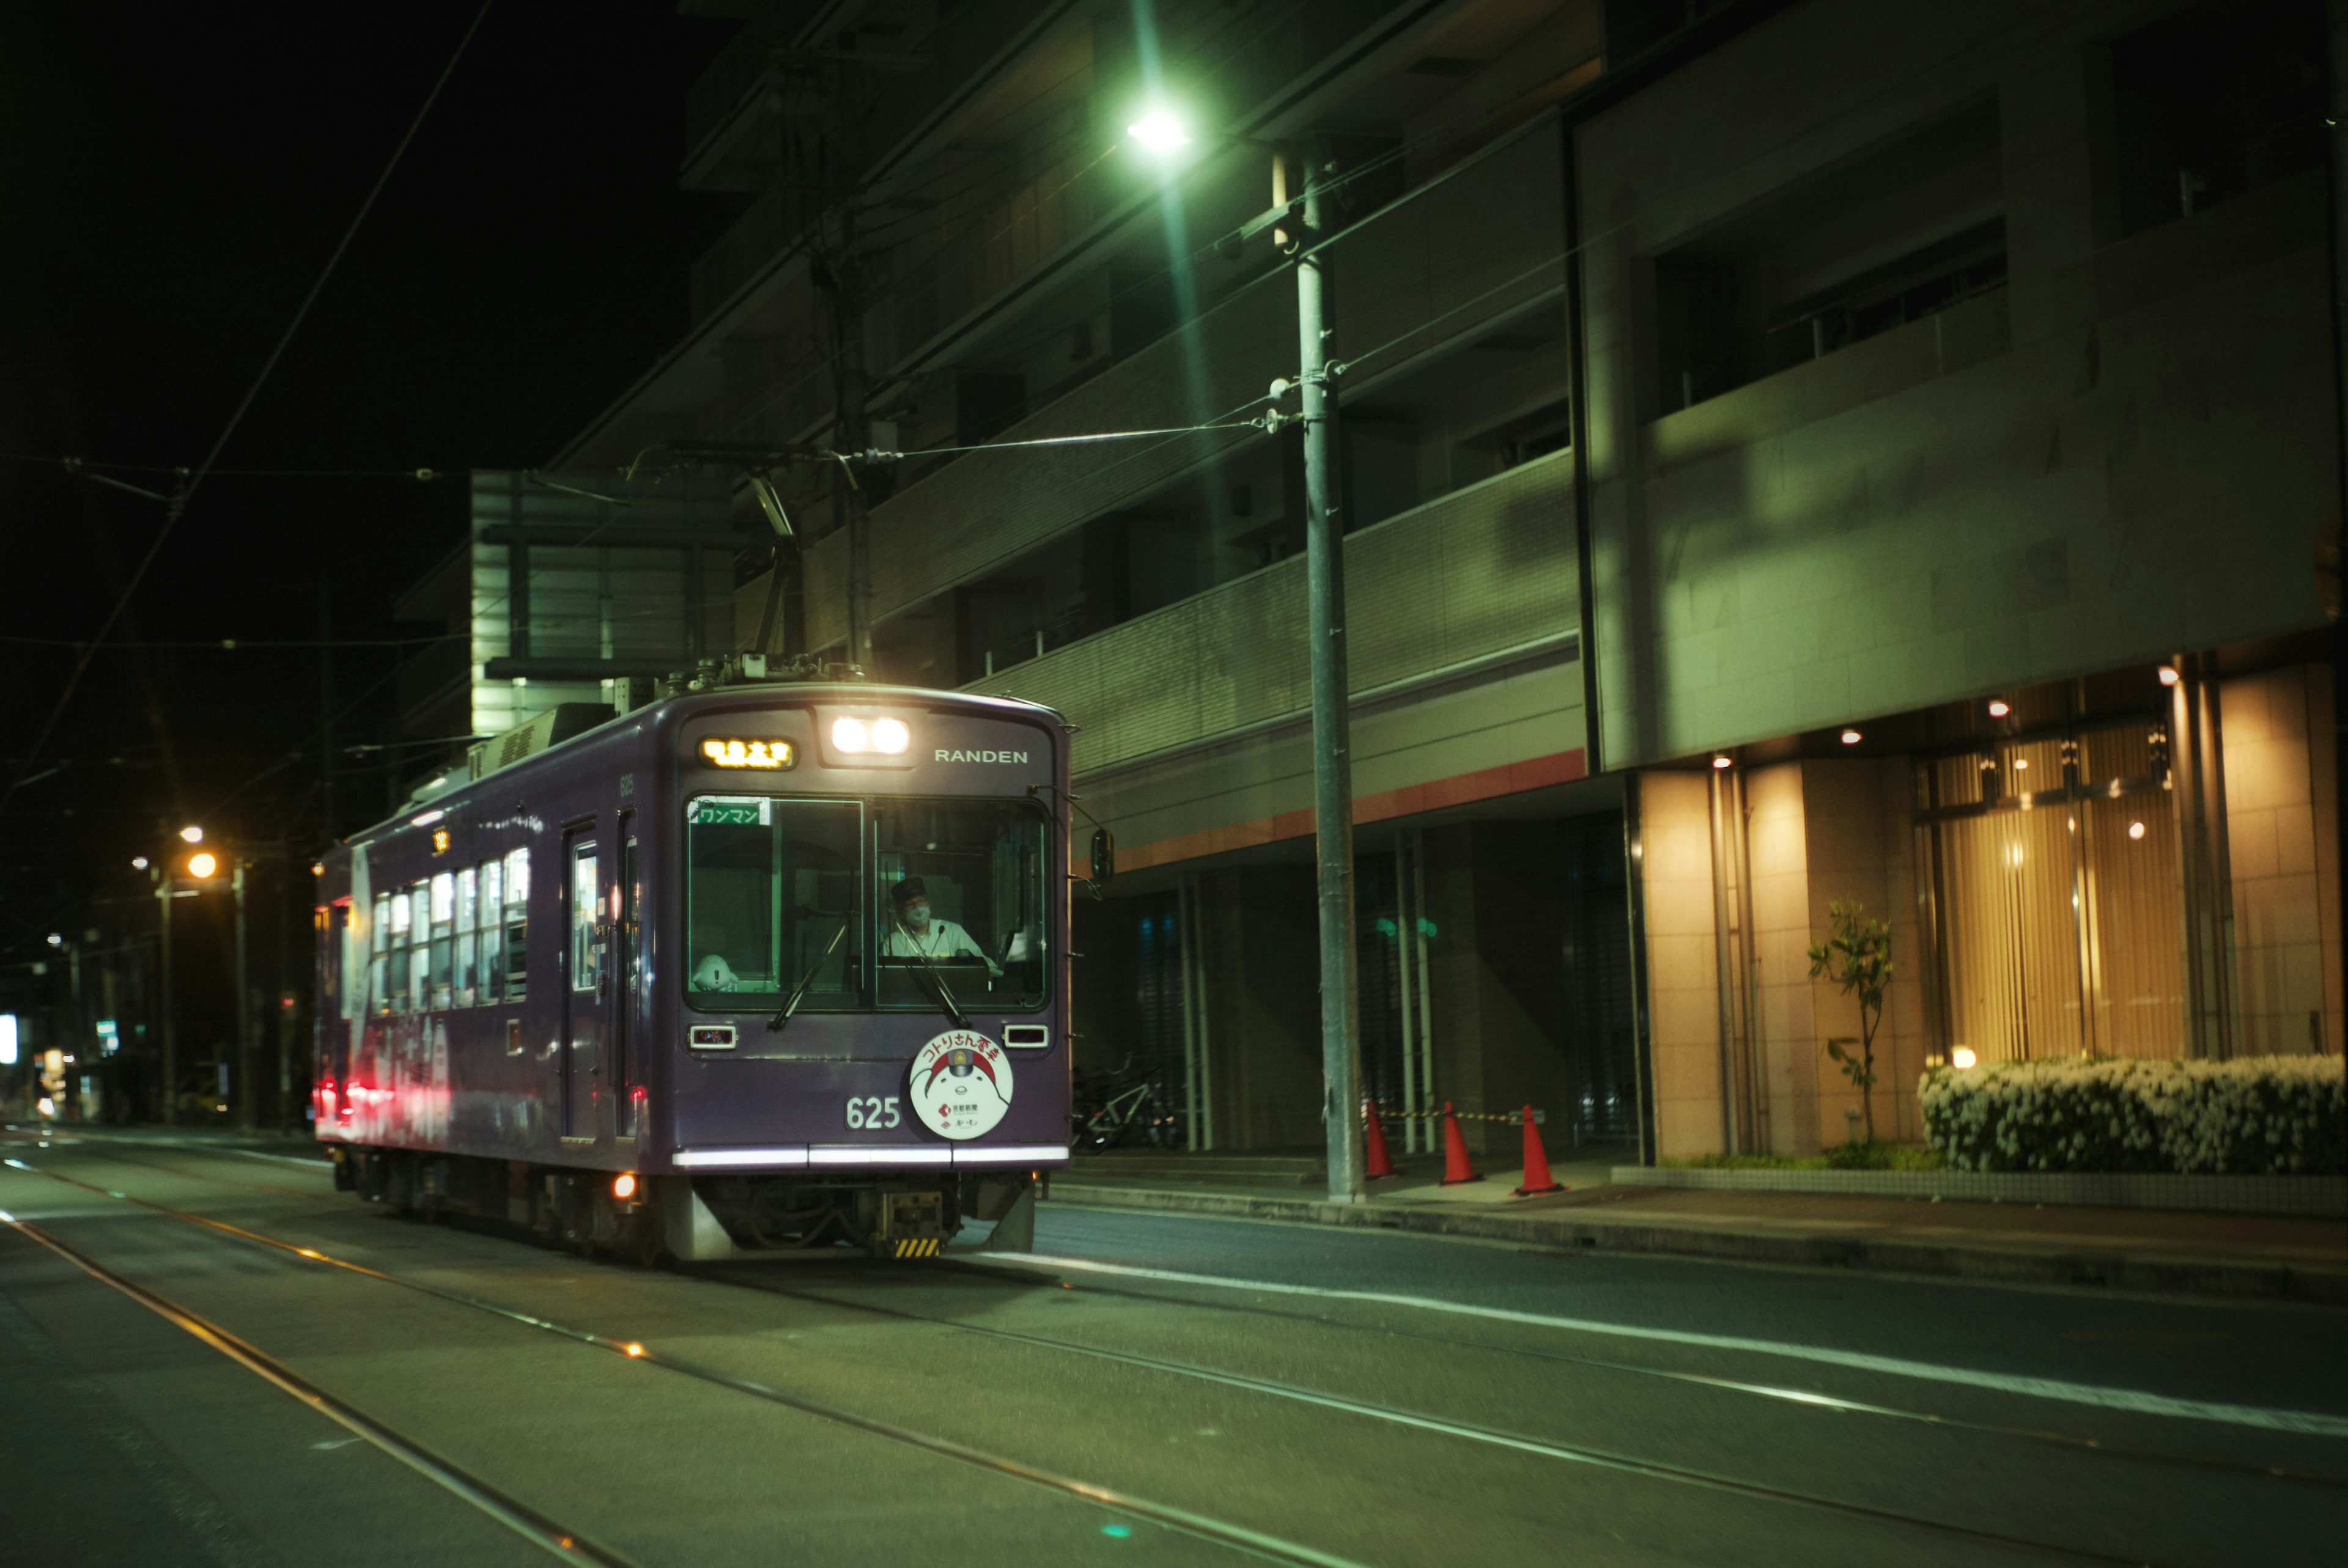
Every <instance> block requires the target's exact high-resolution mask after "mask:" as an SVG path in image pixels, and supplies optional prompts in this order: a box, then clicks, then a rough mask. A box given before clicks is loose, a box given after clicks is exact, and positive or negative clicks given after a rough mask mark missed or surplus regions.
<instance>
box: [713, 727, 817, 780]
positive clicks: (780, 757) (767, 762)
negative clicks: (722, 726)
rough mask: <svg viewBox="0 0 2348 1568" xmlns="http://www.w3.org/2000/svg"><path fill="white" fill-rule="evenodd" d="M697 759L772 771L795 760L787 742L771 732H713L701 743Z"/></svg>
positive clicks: (793, 751) (716, 766) (735, 766)
mask: <svg viewBox="0 0 2348 1568" xmlns="http://www.w3.org/2000/svg"><path fill="white" fill-rule="evenodd" d="M701 760H702V761H703V762H705V763H706V764H709V765H710V766H711V767H713V768H751V769H757V770H763V771H768V772H772V771H776V770H779V769H783V768H788V767H789V766H791V765H792V764H794V763H796V762H798V753H797V751H796V749H795V748H794V747H793V746H792V745H791V743H790V742H788V741H786V740H781V739H778V738H777V737H774V736H770V735H769V736H759V737H757V738H752V737H750V736H747V735H745V736H735V735H725V736H718V735H713V736H711V737H710V738H709V739H708V740H705V741H704V742H702V743H701Z"/></svg>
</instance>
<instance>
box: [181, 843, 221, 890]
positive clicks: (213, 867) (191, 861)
mask: <svg viewBox="0 0 2348 1568" xmlns="http://www.w3.org/2000/svg"><path fill="white" fill-rule="evenodd" d="M219 872H220V856H217V855H214V854H213V853H212V852H211V850H209V849H199V850H197V851H196V852H195V853H194V854H193V855H191V856H188V875H189V876H192V877H194V878H195V879H196V880H197V881H199V882H201V881H203V880H204V879H205V878H207V877H210V876H217V875H218V874H219Z"/></svg>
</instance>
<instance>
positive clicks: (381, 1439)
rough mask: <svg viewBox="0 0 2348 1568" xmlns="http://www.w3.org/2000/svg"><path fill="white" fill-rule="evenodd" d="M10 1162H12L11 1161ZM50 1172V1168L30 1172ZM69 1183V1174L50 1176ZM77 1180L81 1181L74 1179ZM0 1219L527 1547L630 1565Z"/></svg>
mask: <svg viewBox="0 0 2348 1568" xmlns="http://www.w3.org/2000/svg"><path fill="white" fill-rule="evenodd" d="M10 1163H15V1162H13V1161H12V1162H10ZM38 1174H42V1175H49V1174H52V1173H49V1172H46V1171H43V1172H39V1173H38ZM71 1179H72V1178H70V1177H62V1176H61V1177H57V1180H59V1181H70V1180H71ZM77 1185H79V1184H78V1183H77ZM0 1223H5V1224H6V1225H8V1226H9V1227H10V1228H12V1229H14V1230H15V1231H16V1232H18V1233H19V1234H21V1235H24V1236H26V1237H27V1238H28V1239H30V1240H32V1241H35V1242H37V1243H39V1244H40V1245H42V1246H45V1247H46V1248H48V1249H49V1251H51V1252H53V1253H55V1254H57V1255H58V1256H59V1257H62V1258H64V1259H65V1260H66V1261H67V1263H70V1264H72V1265H73V1266H75V1267H76V1268H78V1269H80V1270H81V1271H82V1272H83V1273H84V1274H87V1275H88V1276H90V1277H91V1278H92V1279H95V1280H97V1281H98V1283H99V1284H101V1285H106V1286H111V1287H113V1288H114V1289H116V1290H118V1291H120V1292H121V1293H122V1294H123V1295H125V1296H129V1298H130V1299H131V1300H133V1301H135V1302H137V1303H139V1306H141V1307H146V1308H147V1309H148V1310H149V1312H152V1313H154V1314H155V1315H156V1316H158V1317H161V1318H162V1319H163V1320H164V1321H165V1322H167V1323H170V1324H172V1325H173V1326H175V1327H180V1328H182V1329H185V1330H186V1331H187V1332H188V1333H190V1334H191V1335H193V1336H194V1337H196V1338H197V1339H199V1340H201V1341H202V1342H203V1343H204V1344H206V1345H209V1346H211V1348H213V1349H215V1350H217V1351H219V1352H220V1353H221V1355H223V1356H225V1357H227V1358H229V1359H230V1360H232V1361H234V1362H236V1363H237V1364H238V1365H239V1366H241V1367H242V1368H244V1369H245V1370H246V1371H248V1372H251V1373H252V1374H254V1375H255V1376H257V1377H259V1378H262V1379H263V1380H264V1381H266V1382H269V1383H272V1384H274V1385H275V1386H276V1387H277V1388H278V1389H281V1390H283V1392H285V1393H287V1394H290V1395H292V1396H293V1398H294V1399H299V1400H300V1401H301V1402H302V1403H304V1404H305V1405H307V1406H309V1407H310V1408H311V1409H314V1410H316V1411H317V1412H318V1413H319V1414H320V1415H322V1416H324V1417H325V1418H326V1419H328V1420H331V1421H334V1422H335V1423H336V1424H337V1425H339V1426H341V1427H343V1428H344V1429H345V1430H347V1431H350V1432H352V1433H354V1434H355V1435H356V1436H358V1437H362V1438H365V1439H366V1440H367V1441H368V1442H370V1443H373V1444H374V1445H375V1446H376V1448H378V1449H381V1450H383V1451H384V1452H386V1453H387V1454H389V1455H390V1456H391V1457H392V1458H394V1459H396V1460H399V1462H400V1463H402V1464H404V1465H407V1467H408V1468H409V1469H411V1470H413V1471H417V1472H418V1473H419V1474H421V1475H423V1476H424V1477H426V1478H427V1480H429V1481H432V1482H434V1483H435V1484H436V1485H438V1486H440V1487H442V1488H444V1489H445V1490H447V1491H450V1492H452V1493H454V1494H455V1495H456V1496H458V1497H460V1498H462V1499H464V1501H467V1502H469V1503H470V1504H472V1505H473V1506H474V1507H475V1508H477V1509H479V1510H480V1511H481V1512H483V1513H486V1514H488V1515H489V1517H490V1518H491V1519H494V1520H496V1521H497V1522H499V1524H502V1525H504V1526H505V1527H506V1528H507V1529H509V1530H510V1531H512V1532H514V1533H515V1534H517V1535H519V1536H520V1537H521V1538H522V1539H523V1540H525V1541H527V1542H530V1543H531V1544H532V1545H534V1546H541V1547H543V1548H545V1549H546V1550H547V1551H549V1552H551V1553H554V1555H556V1556H557V1557H560V1558H561V1559H562V1560H563V1561H564V1562H566V1563H593V1564H596V1565H597V1568H634V1565H633V1563H630V1562H629V1560H628V1559H626V1558H624V1557H622V1556H620V1555H619V1554H618V1553H614V1552H612V1551H609V1550H607V1549H605V1548H603V1547H601V1546H598V1545H596V1544H595V1543H594V1542H591V1541H589V1540H588V1539H587V1538H586V1537H585V1536H583V1535H582V1534H580V1532H577V1531H575V1530H572V1529H570V1528H569V1527H567V1526H565V1525H562V1524H560V1523H558V1522H555V1521H554V1520H552V1519H550V1518H548V1517H547V1516H546V1515H545V1514H543V1513H541V1512H538V1510H536V1509H534V1508H532V1507H530V1504H528V1503H526V1502H523V1501H520V1500H519V1499H517V1498H514V1497H510V1496H509V1495H507V1494H506V1493H505V1492H502V1491H499V1490H498V1489H497V1488H496V1487H494V1486H492V1485H490V1484H489V1482H488V1481H484V1480H482V1479H481V1478H480V1477H479V1476H477V1475H474V1474H472V1473H471V1472H470V1471H465V1470H462V1469H460V1468H458V1466H456V1465H454V1464H451V1463H450V1462H449V1461H448V1460H445V1459H442V1458H441V1457H440V1456H439V1455H438V1454H436V1453H434V1452H433V1451H432V1450H429V1449H427V1448H426V1447H425V1446H424V1445H423V1444H421V1443H418V1442H417V1441H416V1440H413V1439H411V1438H406V1437H402V1436H401V1435H400V1434H399V1433H397V1432H396V1431H394V1430H392V1429H391V1428H389V1427H387V1426H386V1425H384V1424H383V1423H382V1422H381V1421H378V1420H376V1419H375V1418H374V1417H372V1416H370V1415H367V1414H366V1413H365V1412H364V1411H362V1410H359V1409H356V1408H355V1407H354V1406H352V1405H350V1404H347V1403H345V1401H343V1400H341V1399H336V1398H335V1396H334V1395H332V1394H329V1393H327V1392H326V1391H325V1390H324V1389H321V1388H319V1387H318V1386H317V1385H316V1384H314V1383H311V1382H309V1381H307V1380H306V1379H304V1378H303V1377H302V1376H301V1375H300V1374H299V1373H296V1372H294V1371H293V1369H292V1368H288V1367H287V1366H285V1365H284V1364H283V1362H281V1361H278V1360H276V1359H274V1358H272V1357H271V1356H269V1355H268V1354H267V1353H266V1352H264V1351H263V1350H261V1349H259V1348H255V1347H254V1346H252V1345H251V1344H248V1343H247V1342H245V1341H244V1340H242V1339H240V1338H238V1337H236V1336H235V1335H233V1334H232V1333H230V1332H229V1331H228V1330H227V1329H225V1328H222V1327H220V1325H218V1324H216V1323H213V1322H211V1321H210V1320H208V1319H206V1318H204V1317H199V1316H198V1315H197V1314H195V1313H194V1312H192V1311H190V1310H189V1309H188V1308H187V1307H182V1306H180V1304H179V1303H177V1302H175V1301H171V1300H169V1299H167V1298H166V1297H164V1296H159V1295H157V1294H156V1293H155V1292H153V1291H151V1290H149V1289H148V1288H147V1287H146V1286H142V1285H139V1284H137V1283H135V1282H133V1281H131V1280H129V1279H125V1278H124V1277H123V1276H120V1275H118V1274H117V1273H115V1272H114V1271H113V1270H112V1269H110V1268H108V1267H107V1266H105V1265H104V1264H102V1263H100V1262H98V1260H97V1259H96V1258H94V1257H91V1256H90V1255H88V1253H85V1252H83V1251H81V1250H80V1249H79V1248H77V1247H75V1246H73V1245H69V1244H67V1243H66V1242H63V1241H60V1240H59V1239H57V1237H56V1236H54V1235H50V1234H49V1232H48V1231H47V1230H46V1229H44V1228H43V1227H42V1226H40V1225H35V1224H34V1223H33V1222H32V1221H30V1220H24V1219H18V1218H17V1217H16V1216H15V1215H14V1214H10V1213H8V1212H7V1211H6V1210H5V1209H0Z"/></svg>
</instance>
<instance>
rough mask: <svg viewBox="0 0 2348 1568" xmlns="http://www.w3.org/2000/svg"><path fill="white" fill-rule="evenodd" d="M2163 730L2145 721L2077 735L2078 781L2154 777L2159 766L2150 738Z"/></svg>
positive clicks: (2097, 781)
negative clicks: (2156, 762)
mask: <svg viewBox="0 0 2348 1568" xmlns="http://www.w3.org/2000/svg"><path fill="white" fill-rule="evenodd" d="M2161 733H2163V732H2162V730H2161V728H2160V726H2158V725H2156V724H2151V723H2144V724H2128V725H2126V726H2123V727H2121V728H2118V729H2111V730H2092V731H2090V732H2088V733H2086V734H2084V735H2082V736H2080V737H2079V782H2080V783H2081V784H2109V783H2110V782H2111V781H2113V780H2114V779H2143V778H2153V777H2156V776H2157V774H2158V773H2159V769H2158V767H2157V766H2156V765H2155V764H2154V762H2153V749H2152V748H2153V740H2154V737H2156V736H2157V735H2159V734H2161ZM2132 820H2133V819H2132Z"/></svg>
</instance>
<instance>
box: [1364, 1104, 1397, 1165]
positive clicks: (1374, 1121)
mask: <svg viewBox="0 0 2348 1568" xmlns="http://www.w3.org/2000/svg"><path fill="white" fill-rule="evenodd" d="M1362 1113H1363V1114H1364V1115H1365V1116H1367V1117H1368V1118H1369V1128H1368V1136H1369V1141H1370V1168H1369V1169H1368V1170H1366V1171H1365V1172H1363V1173H1362V1179H1363V1180H1364V1181H1369V1182H1375V1181H1376V1180H1378V1179H1379V1178H1380V1177H1382V1176H1398V1175H1400V1174H1401V1172H1399V1171H1397V1170H1395V1168H1394V1161H1393V1159H1392V1158H1391V1157H1389V1156H1388V1155H1387V1153H1386V1130H1385V1128H1384V1127H1381V1126H1380V1125H1378V1102H1376V1101H1375V1100H1367V1099H1365V1100H1364V1101H1363V1102H1362Z"/></svg>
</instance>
